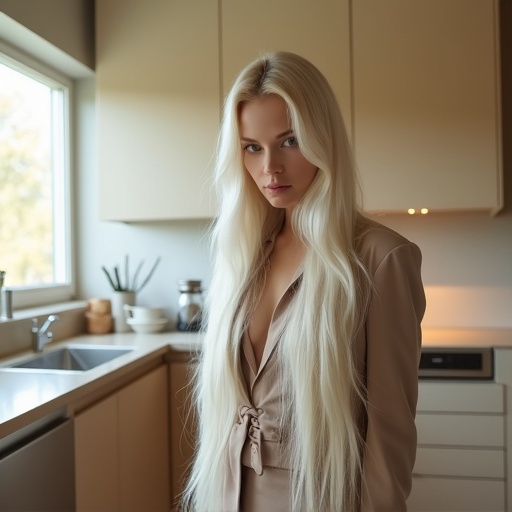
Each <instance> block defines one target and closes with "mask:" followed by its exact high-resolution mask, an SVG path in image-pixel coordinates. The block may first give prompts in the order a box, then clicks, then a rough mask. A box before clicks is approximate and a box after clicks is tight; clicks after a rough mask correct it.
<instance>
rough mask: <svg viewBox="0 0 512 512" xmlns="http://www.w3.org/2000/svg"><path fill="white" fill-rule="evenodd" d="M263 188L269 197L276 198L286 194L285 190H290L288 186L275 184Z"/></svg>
mask: <svg viewBox="0 0 512 512" xmlns="http://www.w3.org/2000/svg"><path fill="white" fill-rule="evenodd" d="M265 188H266V189H267V190H268V191H269V193H270V195H272V196H278V195H279V194H282V193H283V192H286V190H288V189H289V188H290V185H280V184H277V183H271V184H270V185H267V186H266V187H265Z"/></svg>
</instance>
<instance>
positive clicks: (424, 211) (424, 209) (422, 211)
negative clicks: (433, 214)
mask: <svg viewBox="0 0 512 512" xmlns="http://www.w3.org/2000/svg"><path fill="white" fill-rule="evenodd" d="M420 211H421V213H422V214H423V215H426V214H427V213H428V208H422V209H421V210H420Z"/></svg>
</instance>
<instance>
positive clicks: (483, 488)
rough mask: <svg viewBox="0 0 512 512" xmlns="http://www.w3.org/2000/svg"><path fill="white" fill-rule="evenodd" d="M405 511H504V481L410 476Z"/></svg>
mask: <svg viewBox="0 0 512 512" xmlns="http://www.w3.org/2000/svg"><path fill="white" fill-rule="evenodd" d="M407 504H408V511H409V512H447V511H450V512H504V510H505V483H504V482H503V481H501V482H500V481H496V480H494V481H493V480H464V479H456V478H430V477H414V478H413V484H412V492H411V495H410V496H409V499H408V500H407Z"/></svg>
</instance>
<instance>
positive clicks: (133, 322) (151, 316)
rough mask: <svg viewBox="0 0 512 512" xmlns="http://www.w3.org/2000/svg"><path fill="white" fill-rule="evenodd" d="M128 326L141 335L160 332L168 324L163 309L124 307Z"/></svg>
mask: <svg viewBox="0 0 512 512" xmlns="http://www.w3.org/2000/svg"><path fill="white" fill-rule="evenodd" d="M124 312H125V315H126V322H127V324H128V325H129V326H130V327H131V328H132V329H133V330H134V331H135V332H140V333H152V332H160V331H162V330H163V328H164V327H165V326H166V324H167V318H165V317H164V316H163V314H164V311H163V309H162V308H148V307H142V306H129V305H128V304H126V305H125V306H124Z"/></svg>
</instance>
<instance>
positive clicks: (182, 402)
mask: <svg viewBox="0 0 512 512" xmlns="http://www.w3.org/2000/svg"><path fill="white" fill-rule="evenodd" d="M170 368H171V369H170V389H171V396H170V404H171V482H172V483H171V495H172V497H173V500H174V502H175V503H176V502H177V501H178V500H179V497H180V495H181V493H182V491H183V487H184V484H185V480H186V478H187V475H188V471H189V469H190V464H191V462H192V457H193V454H194V449H195V441H196V424H195V421H194V415H193V410H192V397H191V394H192V387H191V385H190V384H191V375H192V371H193V367H192V366H191V363H190V356H188V355H187V354H186V353H180V354H176V357H175V358H174V359H173V360H172V361H171V365H170Z"/></svg>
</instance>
